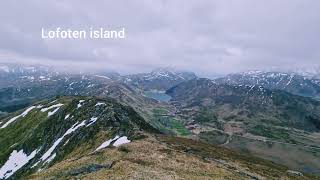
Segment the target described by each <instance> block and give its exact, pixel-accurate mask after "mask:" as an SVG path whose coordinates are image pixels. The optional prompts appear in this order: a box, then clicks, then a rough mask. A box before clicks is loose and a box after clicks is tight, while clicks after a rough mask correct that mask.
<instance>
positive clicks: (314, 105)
mask: <svg viewBox="0 0 320 180" xmlns="http://www.w3.org/2000/svg"><path fill="white" fill-rule="evenodd" d="M167 93H168V94H169V95H171V96H172V100H171V103H172V104H173V105H175V106H176V107H177V112H176V114H178V115H179V116H181V117H182V118H183V119H185V120H186V123H185V124H186V126H187V128H188V129H189V130H190V131H192V132H193V134H194V135H195V136H196V137H197V138H199V139H200V140H203V141H206V142H209V143H212V144H220V145H223V146H226V147H229V148H232V149H236V150H240V151H243V152H250V153H252V154H254V155H258V156H260V157H264V158H266V159H269V160H272V161H275V162H278V163H282V164H286V165H288V166H289V167H291V168H296V169H299V170H301V171H306V172H313V173H319V169H320V167H319V164H320V161H319V159H320V158H319V157H320V147H319V146H318V144H319V130H320V129H319V122H320V114H319V112H320V111H319V108H320V102H319V101H316V100H313V99H311V98H305V97H301V96H296V95H292V94H290V93H287V92H284V91H279V90H268V89H265V88H263V87H262V86H260V87H254V86H242V85H237V86H234V85H226V84H217V83H216V82H215V81H212V80H209V79H197V80H191V81H188V82H186V83H182V84H179V85H177V86H176V87H173V88H171V89H169V90H168V91H167ZM284 154H285V155H286V156H284ZM297 154H299V156H297Z"/></svg>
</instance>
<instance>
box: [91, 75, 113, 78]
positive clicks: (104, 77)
mask: <svg viewBox="0 0 320 180" xmlns="http://www.w3.org/2000/svg"><path fill="white" fill-rule="evenodd" d="M94 76H96V77H100V78H104V79H110V78H109V77H108V76H100V75H94Z"/></svg>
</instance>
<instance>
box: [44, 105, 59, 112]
mask: <svg viewBox="0 0 320 180" xmlns="http://www.w3.org/2000/svg"><path fill="white" fill-rule="evenodd" d="M61 106H63V104H61V103H59V104H55V105H52V106H50V107H47V108H42V109H41V112H46V111H48V110H50V109H53V108H57V107H61Z"/></svg>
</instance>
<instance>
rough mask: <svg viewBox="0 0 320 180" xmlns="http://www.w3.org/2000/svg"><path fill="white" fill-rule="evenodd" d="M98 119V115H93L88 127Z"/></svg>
mask: <svg viewBox="0 0 320 180" xmlns="http://www.w3.org/2000/svg"><path fill="white" fill-rule="evenodd" d="M97 120H98V118H97V117H92V118H91V119H90V121H89V124H87V126H86V127H88V126H90V125H92V124H93V123H95V122H96V121H97Z"/></svg>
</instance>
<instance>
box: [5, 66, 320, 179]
mask: <svg viewBox="0 0 320 180" xmlns="http://www.w3.org/2000/svg"><path fill="white" fill-rule="evenodd" d="M1 67H5V66H1ZM1 69H2V70H1ZM0 79H1V80H0V82H1V83H0V102H1V104H0V111H1V114H0V144H1V147H2V148H0V167H1V170H0V179H1V178H3V179H7V178H19V177H22V176H26V177H28V178H29V179H48V178H49V179H56V178H61V179H69V178H89V177H90V178H101V177H108V178H116V177H119V178H125V179H127V178H133V179H136V178H141V177H146V176H154V177H155V178H157V179H175V178H182V179H190V178H191V179H208V178H209V179H210V178H226V177H228V178H230V179H279V178H284V179H317V178H319V177H318V175H319V174H320V171H319V169H320V166H319V165H320V146H319V143H320V132H319V131H320V114H319V112H320V102H319V101H318V98H319V89H320V88H319V83H318V82H319V81H318V80H317V79H314V78H311V79H310V78H307V77H304V76H302V75H298V74H294V75H293V74H285V73H275V72H270V73H262V72H254V73H253V72H247V73H243V74H239V75H238V74H231V75H227V76H226V77H223V78H216V79H207V78H199V77H197V76H196V75H195V74H194V73H190V72H177V71H173V70H170V69H156V70H154V71H152V72H150V73H141V74H133V75H120V74H118V73H114V72H104V73H97V74H68V73H63V72H57V71H54V70H52V69H50V68H46V67H24V66H21V67H20V66H6V68H0ZM21 132H23V133H21ZM16 158H21V159H23V161H21V162H20V164H18V166H16V167H14V165H12V164H13V159H16ZM190 164H193V165H192V166H189V165H190ZM124 169H126V170H124Z"/></svg>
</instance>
